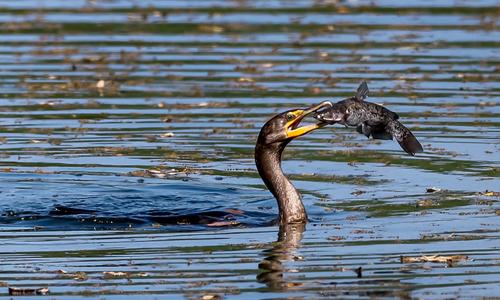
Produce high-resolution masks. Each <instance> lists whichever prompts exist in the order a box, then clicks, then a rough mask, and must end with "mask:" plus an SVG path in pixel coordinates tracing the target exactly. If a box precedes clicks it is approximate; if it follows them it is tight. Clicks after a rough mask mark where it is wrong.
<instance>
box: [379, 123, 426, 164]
mask: <svg viewBox="0 0 500 300" xmlns="http://www.w3.org/2000/svg"><path fill="white" fill-rule="evenodd" d="M386 128H387V130H388V131H389V132H390V133H391V134H392V136H394V138H395V139H396V141H398V143H399V145H400V146H401V148H403V150H404V151H405V152H406V153H408V154H410V155H412V156H414V155H415V153H420V152H424V149H423V148H422V145H421V144H420V142H419V141H418V140H417V138H416V137H415V136H414V135H413V133H411V131H410V130H409V129H408V128H406V127H405V126H404V125H403V124H401V123H400V122H399V121H396V120H392V121H390V122H389V123H387V127H386Z"/></svg>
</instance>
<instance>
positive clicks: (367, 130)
mask: <svg viewBox="0 0 500 300" xmlns="http://www.w3.org/2000/svg"><path fill="white" fill-rule="evenodd" d="M356 131H357V132H359V133H361V134H364V135H365V136H366V137H367V138H369V137H370V134H372V127H371V126H370V125H367V124H366V123H362V124H361V125H358V127H356Z"/></svg>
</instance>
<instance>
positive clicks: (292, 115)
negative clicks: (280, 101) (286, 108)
mask: <svg viewBox="0 0 500 300" xmlns="http://www.w3.org/2000/svg"><path fill="white" fill-rule="evenodd" d="M294 118H295V115H294V114H292V113H287V114H286V119H287V120H288V121H291V120H293V119H294Z"/></svg>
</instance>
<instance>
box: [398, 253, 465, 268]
mask: <svg viewBox="0 0 500 300" xmlns="http://www.w3.org/2000/svg"><path fill="white" fill-rule="evenodd" d="M468 258H469V257H468V256H466V255H451V256H446V255H423V256H420V257H410V256H401V257H400V259H401V263H419V262H434V263H446V264H447V265H448V266H449V267H451V266H452V265H453V264H454V263H456V262H459V261H466V260H467V259H468Z"/></svg>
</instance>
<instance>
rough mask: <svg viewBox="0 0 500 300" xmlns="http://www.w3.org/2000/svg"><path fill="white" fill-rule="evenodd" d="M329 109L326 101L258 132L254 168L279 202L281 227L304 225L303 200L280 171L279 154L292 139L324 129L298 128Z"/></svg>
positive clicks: (283, 115) (291, 112)
mask: <svg viewBox="0 0 500 300" xmlns="http://www.w3.org/2000/svg"><path fill="white" fill-rule="evenodd" d="M331 105H332V104H331V103H330V102H329V101H326V102H322V103H320V104H318V105H316V106H313V107H311V108H309V109H306V110H302V109H296V110H289V111H286V112H283V113H280V114H278V115H276V116H274V117H273V118H271V119H270V120H269V121H267V122H266V124H264V126H263V127H262V129H261V130H260V133H259V137H258V138H257V144H256V145H255V164H256V165H257V170H258V171H259V175H260V177H261V178H262V180H263V181H264V183H265V184H266V186H267V188H268V189H269V191H271V193H272V194H273V195H274V197H275V198H276V200H277V201H278V210H279V223H280V225H285V224H291V223H305V222H307V214H306V210H305V208H304V205H303V204H302V197H301V195H300V193H299V192H298V191H297V190H296V189H295V187H294V186H293V184H292V183H291V182H290V180H289V179H288V178H287V177H286V176H285V174H283V170H282V169H281V154H282V153H283V150H285V147H286V145H288V143H290V142H291V141H292V140H293V139H294V138H296V137H299V136H302V135H304V134H306V133H309V132H311V131H313V130H315V129H318V128H321V127H323V126H325V125H327V123H323V122H321V123H317V124H310V125H305V126H302V127H299V124H300V122H301V121H302V120H303V119H304V118H305V117H306V116H308V115H311V114H313V113H314V112H316V111H317V110H319V109H322V108H324V107H326V106H331Z"/></svg>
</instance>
